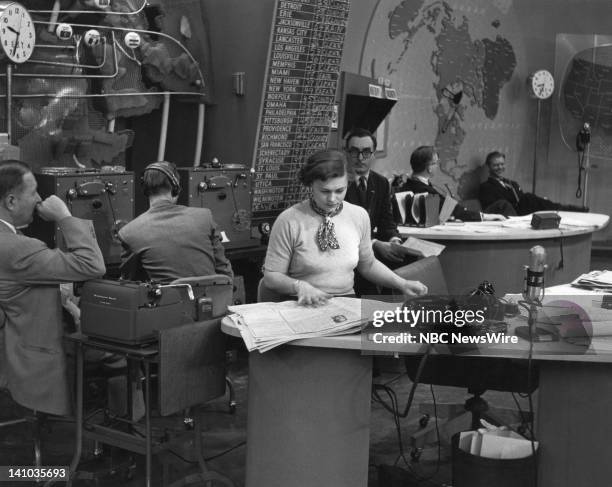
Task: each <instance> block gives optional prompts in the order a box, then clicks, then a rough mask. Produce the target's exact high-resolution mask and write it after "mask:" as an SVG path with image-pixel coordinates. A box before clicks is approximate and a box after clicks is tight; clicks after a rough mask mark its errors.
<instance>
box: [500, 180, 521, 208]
mask: <svg viewBox="0 0 612 487" xmlns="http://www.w3.org/2000/svg"><path fill="white" fill-rule="evenodd" d="M500 181H501V183H502V186H503V187H504V188H506V189H509V190H510V191H512V195H513V196H514V199H515V200H516V202H517V203H518V202H519V195H518V194H517V193H516V190H515V189H514V185H513V184H512V183H511V182H510V181H508V180H507V179H504V178H502V179H500Z"/></svg>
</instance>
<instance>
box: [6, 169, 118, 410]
mask: <svg viewBox="0 0 612 487" xmlns="http://www.w3.org/2000/svg"><path fill="white" fill-rule="evenodd" d="M34 212H37V213H38V215H39V216H40V217H41V218H42V219H44V220H47V221H52V222H54V224H55V226H56V227H58V228H59V229H60V231H61V232H62V235H63V238H64V241H65V243H66V248H67V249H68V250H66V251H62V250H60V249H50V248H49V247H47V245H46V244H45V243H44V242H41V241H40V240H38V239H36V238H30V237H27V236H25V235H23V234H22V233H21V230H20V229H21V228H24V227H27V226H28V225H29V224H30V223H32V219H33V216H34ZM0 249H2V253H1V255H0V345H3V346H2V347H1V349H0V388H3V387H7V388H8V390H9V391H10V393H11V396H12V398H13V400H15V402H17V403H18V404H20V405H22V406H24V407H26V408H29V409H33V410H35V411H40V412H44V413H49V414H56V415H67V414H70V412H71V409H72V407H71V404H70V394H69V386H68V377H67V374H66V372H67V371H66V357H65V354H64V346H63V335H64V323H63V320H62V303H61V294H60V283H64V282H73V281H84V280H86V279H94V278H98V277H102V276H103V275H104V273H105V272H106V269H105V267H104V258H103V257H102V252H101V251H100V248H99V247H98V242H97V241H96V235H95V233H94V228H93V224H92V222H91V221H89V220H81V219H80V218H75V217H73V216H72V215H71V214H70V210H69V209H68V207H67V206H66V204H65V203H64V202H63V201H62V200H61V199H60V198H58V197H57V196H55V195H51V196H49V197H48V198H46V199H45V200H44V201H41V198H40V196H39V194H38V191H37V184H36V179H35V178H34V175H33V174H32V171H31V169H30V167H29V166H28V165H27V164H25V163H23V162H21V161H14V160H12V161H3V162H0Z"/></svg>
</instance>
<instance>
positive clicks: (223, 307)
mask: <svg viewBox="0 0 612 487" xmlns="http://www.w3.org/2000/svg"><path fill="white" fill-rule="evenodd" d="M170 284H175V285H181V284H185V285H189V286H191V289H192V290H193V294H194V297H195V303H194V305H193V310H192V313H193V319H194V320H195V321H199V320H200V319H202V316H203V315H206V318H217V317H220V316H223V315H225V314H226V313H227V307H228V306H230V305H231V304H232V296H233V292H234V286H233V282H232V279H231V278H230V277H229V276H226V275H224V274H211V275H208V276H193V277H181V278H180V279H175V280H174V281H172V282H171V283H170ZM202 298H208V299H210V302H206V301H204V300H203V299H202ZM204 306H206V307H208V308H209V309H208V310H206V309H203V307H204ZM211 306H212V313H211V312H210V307H211Z"/></svg>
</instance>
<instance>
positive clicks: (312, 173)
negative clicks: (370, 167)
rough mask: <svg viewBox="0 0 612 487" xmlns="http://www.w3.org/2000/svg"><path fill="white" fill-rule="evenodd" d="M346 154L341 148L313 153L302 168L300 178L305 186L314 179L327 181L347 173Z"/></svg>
mask: <svg viewBox="0 0 612 487" xmlns="http://www.w3.org/2000/svg"><path fill="white" fill-rule="evenodd" d="M346 164H347V162H346V156H345V155H344V152H341V151H339V150H333V149H329V150H320V151H317V152H315V153H314V154H312V155H311V156H310V157H309V158H308V160H307V161H306V163H305V164H304V165H303V166H302V168H301V169H300V172H299V174H298V179H299V180H300V182H301V183H302V184H303V185H304V186H310V185H311V184H312V183H313V181H327V180H328V179H331V178H339V177H342V176H344V175H345V174H346Z"/></svg>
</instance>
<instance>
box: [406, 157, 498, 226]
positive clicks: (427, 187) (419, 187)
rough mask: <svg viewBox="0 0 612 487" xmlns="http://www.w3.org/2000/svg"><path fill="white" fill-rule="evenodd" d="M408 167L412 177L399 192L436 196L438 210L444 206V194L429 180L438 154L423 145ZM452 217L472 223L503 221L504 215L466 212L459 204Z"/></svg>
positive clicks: (434, 169)
mask: <svg viewBox="0 0 612 487" xmlns="http://www.w3.org/2000/svg"><path fill="white" fill-rule="evenodd" d="M410 166H411V167H412V175H411V176H410V178H408V180H407V181H406V182H405V183H404V185H403V186H402V187H401V189H400V190H401V191H412V192H413V193H414V194H417V193H429V194H437V195H439V196H440V208H442V205H443V204H444V199H445V198H446V196H447V195H446V194H445V192H444V191H442V190H441V189H439V188H437V187H436V186H434V185H433V184H432V183H431V181H430V179H431V178H432V177H433V175H434V174H435V171H436V167H438V154H437V152H436V151H435V149H434V148H433V147H432V146H429V145H423V146H421V147H417V148H416V149H415V150H414V152H413V153H412V154H411V155H410ZM452 216H453V217H454V218H456V219H458V220H463V221H466V222H473V221H492V220H505V217H504V215H502V214H497V213H482V212H479V211H472V210H468V209H467V208H465V207H464V206H463V205H461V204H459V203H458V204H457V206H455V209H454V210H453V212H452Z"/></svg>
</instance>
